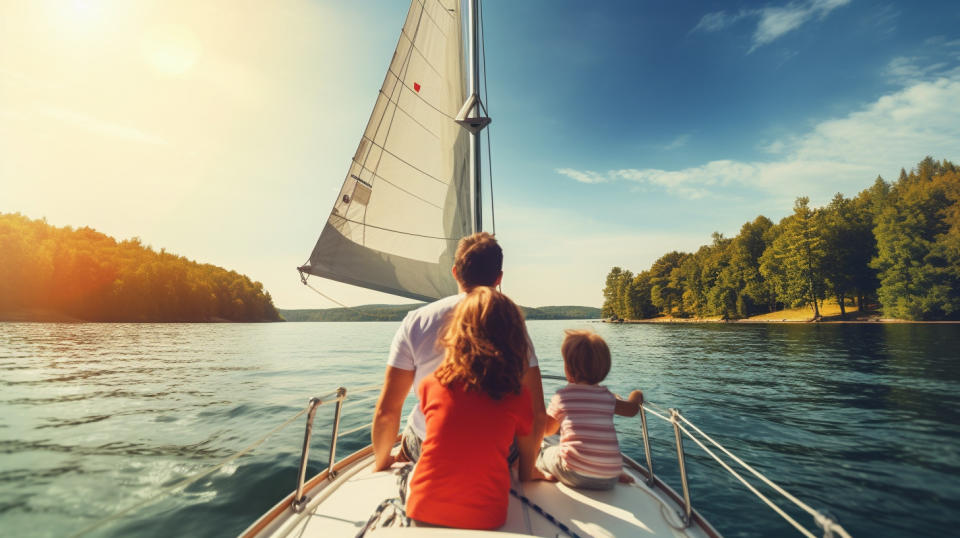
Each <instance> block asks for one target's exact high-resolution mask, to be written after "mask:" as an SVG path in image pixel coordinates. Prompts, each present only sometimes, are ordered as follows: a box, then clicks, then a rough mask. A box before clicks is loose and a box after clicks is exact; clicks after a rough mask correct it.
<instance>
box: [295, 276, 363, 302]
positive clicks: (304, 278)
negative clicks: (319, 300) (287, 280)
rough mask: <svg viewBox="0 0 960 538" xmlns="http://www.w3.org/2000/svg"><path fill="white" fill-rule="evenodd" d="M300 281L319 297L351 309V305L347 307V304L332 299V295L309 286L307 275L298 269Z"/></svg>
mask: <svg viewBox="0 0 960 538" xmlns="http://www.w3.org/2000/svg"><path fill="white" fill-rule="evenodd" d="M300 282H303V285H304V286H306V287H308V288H310V289H312V290H313V291H314V293H316V294H317V295H319V296H320V297H323V298H324V299H326V300H328V301H330V302H331V303H334V304H337V305H339V306H341V307H343V308H347V309H352V307H349V306H347V305H345V304H343V303H341V302H340V301H338V300H336V299H334V298H333V297H330V296H329V295H326V294H324V293H323V292H321V291H320V290H318V289H317V288H314V287H313V286H311V285H310V283H309V282H307V276H305V275H304V274H303V271H300Z"/></svg>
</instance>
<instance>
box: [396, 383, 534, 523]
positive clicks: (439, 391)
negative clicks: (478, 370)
mask: <svg viewBox="0 0 960 538" xmlns="http://www.w3.org/2000/svg"><path fill="white" fill-rule="evenodd" d="M417 395H418V396H420V405H421V406H422V408H423V414H424V415H425V416H426V423H427V436H426V437H425V438H424V440H423V445H422V449H421V453H420V460H419V461H418V462H417V467H416V469H415V470H414V472H413V479H412V480H411V481H410V496H409V498H408V499H407V516H409V517H412V518H413V519H416V520H418V521H423V522H426V523H432V524H434V525H443V526H446V527H458V528H462V529H495V528H497V527H500V526H501V525H503V523H504V522H505V521H506V520H507V504H508V502H509V496H510V469H509V467H508V464H507V456H508V455H509V453H510V445H511V444H512V443H513V438H514V436H515V435H526V434H528V433H530V430H531V428H532V425H533V404H532V403H531V400H530V391H528V390H527V389H526V387H524V388H523V391H522V392H521V393H520V394H508V395H506V396H504V397H503V398H501V399H500V400H494V399H493V398H490V397H489V396H487V395H486V394H485V393H482V392H477V391H466V390H464V389H463V388H462V385H461V384H459V383H455V384H453V385H451V386H450V387H449V388H448V387H444V386H443V385H441V384H440V382H439V381H437V378H436V377H434V376H432V375H431V376H428V377H427V378H425V379H424V380H423V382H421V383H420V386H419V387H417Z"/></svg>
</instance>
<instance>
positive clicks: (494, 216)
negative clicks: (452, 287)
mask: <svg viewBox="0 0 960 538" xmlns="http://www.w3.org/2000/svg"><path fill="white" fill-rule="evenodd" d="M477 7H478V9H477V11H478V14H479V16H480V54H481V57H482V58H483V60H482V62H481V65H482V66H483V95H484V97H485V99H480V106H482V107H483V112H484V114H486V115H487V117H490V111H489V110H487V107H486V106H484V102H485V101H489V100H490V90H489V88H488V87H487V40H486V37H487V36H486V34H485V33H484V30H483V2H482V1H478V2H477ZM486 131H487V177H488V178H489V183H490V223H491V225H492V227H493V235H494V236H496V235H497V212H496V210H495V208H494V203H493V155H492V145H491V143H490V125H487V128H486Z"/></svg>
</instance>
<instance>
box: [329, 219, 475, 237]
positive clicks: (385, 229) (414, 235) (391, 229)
mask: <svg viewBox="0 0 960 538" xmlns="http://www.w3.org/2000/svg"><path fill="white" fill-rule="evenodd" d="M334 217H336V218H338V219H340V220H343V221H346V222H351V223H353V224H359V225H360V226H365V227H369V228H375V229H377V230H383V231H385V232H393V233H396V234H403V235H412V236H413V237H422V238H424V239H436V240H439V241H459V240H460V239H458V238H456V237H437V236H435V235H424V234H417V233H413V232H404V231H402V230H394V229H393V228H384V227H383V226H377V225H375V224H367V223H364V222H359V221H356V220H353V219H348V218H347V217H344V216H342V215H330V218H334Z"/></svg>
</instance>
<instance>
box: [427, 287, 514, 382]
mask: <svg viewBox="0 0 960 538" xmlns="http://www.w3.org/2000/svg"><path fill="white" fill-rule="evenodd" d="M524 327H525V325H524V323H523V313H521V312H520V309H519V308H517V305H516V304H514V302H513V301H511V300H510V299H509V298H508V297H507V296H506V295H504V294H502V293H500V292H498V291H497V290H495V289H493V288H488V287H486V286H478V287H476V288H474V289H473V290H472V291H471V292H470V293H468V294H467V296H466V297H465V298H464V299H463V300H462V301H460V303H459V304H458V305H457V307H456V308H455V309H454V311H453V315H452V316H451V317H450V319H449V320H448V321H447V324H446V326H445V327H444V330H443V333H442V334H443V336H442V337H441V339H440V343H441V345H443V347H444V349H445V353H444V356H443V362H442V363H441V364H440V366H439V367H438V368H437V369H436V370H435V371H434V373H433V375H434V376H436V378H437V380H438V381H440V383H441V384H442V385H443V386H445V387H449V386H450V385H452V384H454V383H462V384H463V387H464V388H465V389H466V390H468V391H477V392H482V393H484V394H486V395H488V396H490V397H491V398H493V399H494V400H499V399H500V398H502V397H503V396H504V395H505V394H519V393H520V391H521V390H522V379H523V373H524V371H525V369H526V366H527V357H529V355H530V347H529V344H528V343H527V335H526V331H525V330H524Z"/></svg>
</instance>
